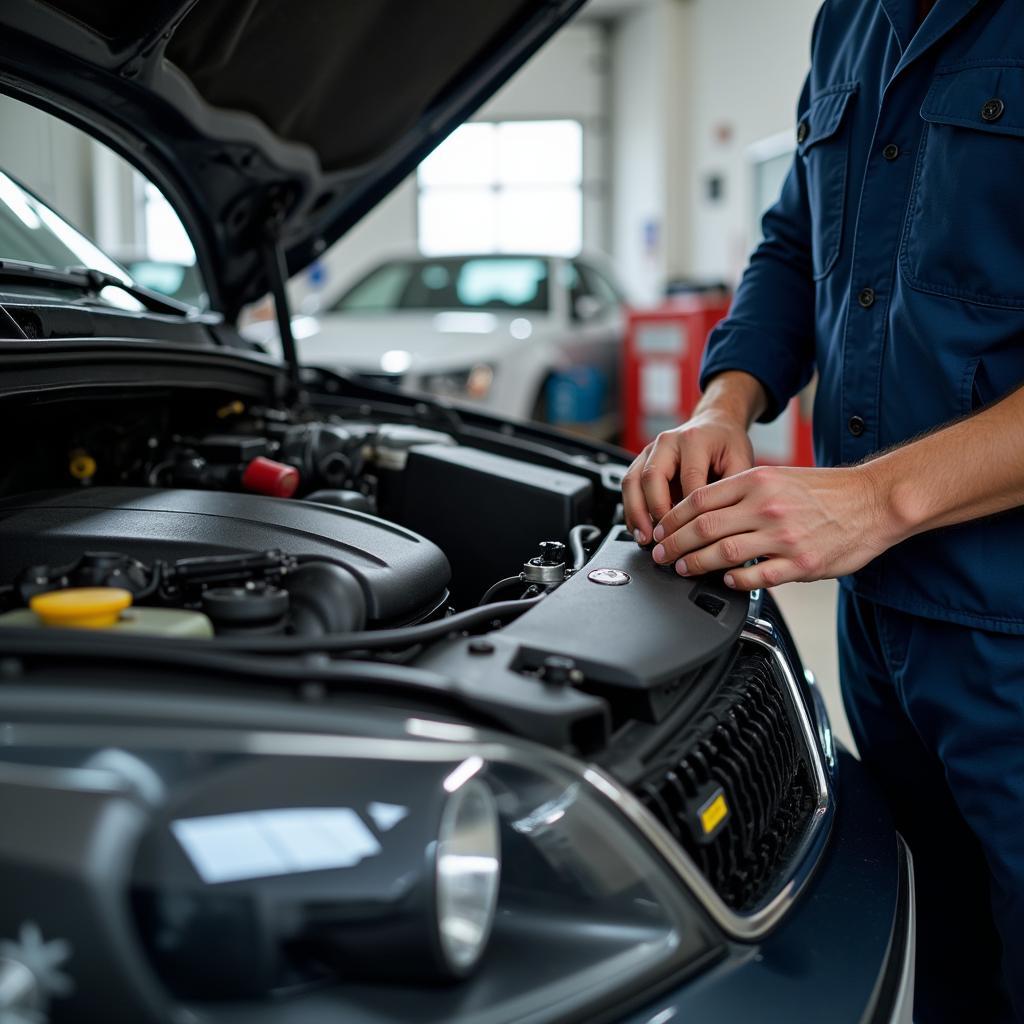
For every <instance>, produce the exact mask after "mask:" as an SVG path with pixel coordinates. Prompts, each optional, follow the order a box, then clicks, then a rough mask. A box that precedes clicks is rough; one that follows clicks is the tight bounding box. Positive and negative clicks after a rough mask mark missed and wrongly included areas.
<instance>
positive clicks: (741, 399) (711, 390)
mask: <svg viewBox="0 0 1024 1024" xmlns="http://www.w3.org/2000/svg"><path fill="white" fill-rule="evenodd" d="M767 403H768V397H767V395H765V391H764V388H763V387H762V385H761V382H760V381H759V380H758V379H757V378H756V377H752V376H751V375H750V374H749V373H744V372H743V371H742V370H725V371H724V372H723V373H720V374H718V375H717V376H715V377H712V378H711V380H710V381H709V382H708V386H707V388H706V389H705V391H704V395H703V397H702V398H701V400H700V401H699V402H698V403H697V408H696V409H694V411H693V414H694V415H695V416H696V415H697V414H698V413H702V412H708V411H711V410H714V411H715V412H718V413H721V414H724V415H726V416H728V417H729V418H730V419H734V420H735V421H736V422H737V423H740V424H741V425H742V427H743V429H744V430H747V429H748V428H749V427H750V424H751V423H753V422H754V420H756V419H757V418H758V416H760V415H761V413H763V412H764V410H765V407H766V405H767Z"/></svg>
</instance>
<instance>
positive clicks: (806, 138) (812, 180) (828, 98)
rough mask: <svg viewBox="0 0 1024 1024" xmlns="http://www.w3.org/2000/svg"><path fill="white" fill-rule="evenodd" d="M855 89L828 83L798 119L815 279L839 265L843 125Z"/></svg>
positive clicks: (845, 158) (845, 159)
mask: <svg viewBox="0 0 1024 1024" xmlns="http://www.w3.org/2000/svg"><path fill="white" fill-rule="evenodd" d="M856 91H857V83H856V82H843V83H841V84H839V85H833V86H831V87H829V88H828V89H827V90H825V91H824V92H822V93H819V94H818V95H817V96H816V97H815V98H814V99H813V100H812V101H811V105H810V106H809V107H808V108H807V113H806V114H804V116H803V117H802V118H801V120H800V123H799V124H798V125H797V130H796V141H797V153H798V154H799V158H800V159H801V160H802V161H803V165H804V173H805V175H806V180H807V198H808V202H809V204H810V208H811V250H812V255H813V264H814V279H815V280H816V281H819V280H821V279H822V278H823V277H826V276H827V275H828V274H829V272H830V271H831V270H832V268H833V267H834V266H835V263H836V260H837V259H838V258H839V248H840V245H841V244H842V240H843V220H844V217H845V212H846V211H845V205H846V174H847V167H848V165H849V162H850V141H849V132H846V131H843V130H842V127H843V119H844V116H845V114H846V111H847V108H848V107H849V105H850V101H851V100H852V99H853V96H854V94H855V93H856Z"/></svg>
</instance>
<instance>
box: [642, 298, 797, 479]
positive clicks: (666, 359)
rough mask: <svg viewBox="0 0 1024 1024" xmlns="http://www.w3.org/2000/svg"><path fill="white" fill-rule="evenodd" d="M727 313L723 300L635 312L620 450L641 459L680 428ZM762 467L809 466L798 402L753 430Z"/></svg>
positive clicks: (683, 302) (676, 301)
mask: <svg viewBox="0 0 1024 1024" xmlns="http://www.w3.org/2000/svg"><path fill="white" fill-rule="evenodd" d="M728 311H729V299H728V297H727V296H723V295H721V294H720V293H715V294H711V295H692V296H690V295H687V296H681V297H679V298H676V299H673V300H672V301H671V302H667V303H666V304H665V305H663V306H660V307H658V308H657V309H651V310H631V311H630V313H629V318H628V324H627V329H626V339H625V344H624V346H623V368H622V404H623V408H622V414H623V444H624V445H625V447H626V448H628V449H629V450H630V451H632V452H639V451H640V450H641V449H642V448H643V447H644V446H645V445H646V444H648V443H649V442H650V441H652V440H654V438H655V437H656V436H657V435H658V433H660V432H661V431H662V430H669V429H671V428H672V427H675V426H678V425H679V424H680V423H682V422H683V421H684V420H686V419H687V418H688V417H689V415H690V414H691V413H692V411H693V408H694V406H695V405H696V404H697V401H698V399H699V398H700V387H699V384H698V382H699V379H700V361H701V356H702V355H703V352H704V344H705V342H706V341H707V337H708V334H709V333H710V332H711V328H712V327H714V326H715V324H716V323H718V321H719V320H721V319H722V318H723V317H724V316H725V315H726V313H727V312H728ZM751 439H752V440H753V442H754V452H755V455H756V457H757V461H758V462H759V463H761V464H766V465H787V466H810V465H812V464H813V461H814V456H813V452H812V448H811V425H810V410H809V403H808V402H807V400H806V396H801V397H799V398H794V399H793V401H792V402H791V403H790V405H789V407H788V408H787V409H786V410H785V412H783V413H782V415H781V416H779V417H778V419H776V420H775V422H774V423H769V424H755V425H754V428H753V429H752V431H751Z"/></svg>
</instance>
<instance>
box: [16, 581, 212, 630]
mask: <svg viewBox="0 0 1024 1024" xmlns="http://www.w3.org/2000/svg"><path fill="white" fill-rule="evenodd" d="M0 626H18V627H21V628H23V629H25V628H28V629H33V628H39V629H91V630H110V631H113V632H115V633H137V634H144V635H147V636H184V637H212V636H213V626H212V624H211V623H210V620H209V619H208V618H207V617H206V616H205V615H203V614H202V613H201V612H192V611H186V610H184V609H179V608H134V607H132V595H131V593H130V592H129V591H127V590H122V589H121V588H119V587H68V588H66V589H64V590H51V591H48V592H47V593H45V594H36V595H35V597H33V598H32V600H31V602H30V607H29V608H17V609H15V610H14V611H9V612H4V613H3V614H2V615H0Z"/></svg>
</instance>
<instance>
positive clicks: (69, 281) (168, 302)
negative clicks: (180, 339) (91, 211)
mask: <svg viewBox="0 0 1024 1024" xmlns="http://www.w3.org/2000/svg"><path fill="white" fill-rule="evenodd" d="M0 281H31V282H35V283H37V284H56V285H61V286H63V287H68V288H78V289H80V290H81V291H83V292H85V294H87V295H97V296H98V295H99V294H100V292H101V291H103V289H104V288H120V289H121V291H123V292H127V294H128V295H130V296H131V297H132V298H133V299H137V300H138V301H139V302H141V303H142V305H143V306H145V307H146V309H148V310H149V311H150V312H151V313H164V314H166V315H168V316H186V317H187V316H192V315H193V314H194V313H195V312H196V311H195V309H194V308H193V307H192V306H187V305H185V303H183V302H178V301H177V300H175V299H171V298H168V297H167V296H166V295H160V294H159V293H158V292H152V291H150V290H149V289H148V288H140V287H139V286H138V285H137V284H134V283H132V282H131V281H125V280H122V279H121V278H120V277H117V276H115V275H114V274H107V273H104V271H102V270H93V269H92V268H91V267H65V268H63V269H62V268H60V267H48V266H45V265H44V264H40V263H22V262H21V261H18V260H0Z"/></svg>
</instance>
